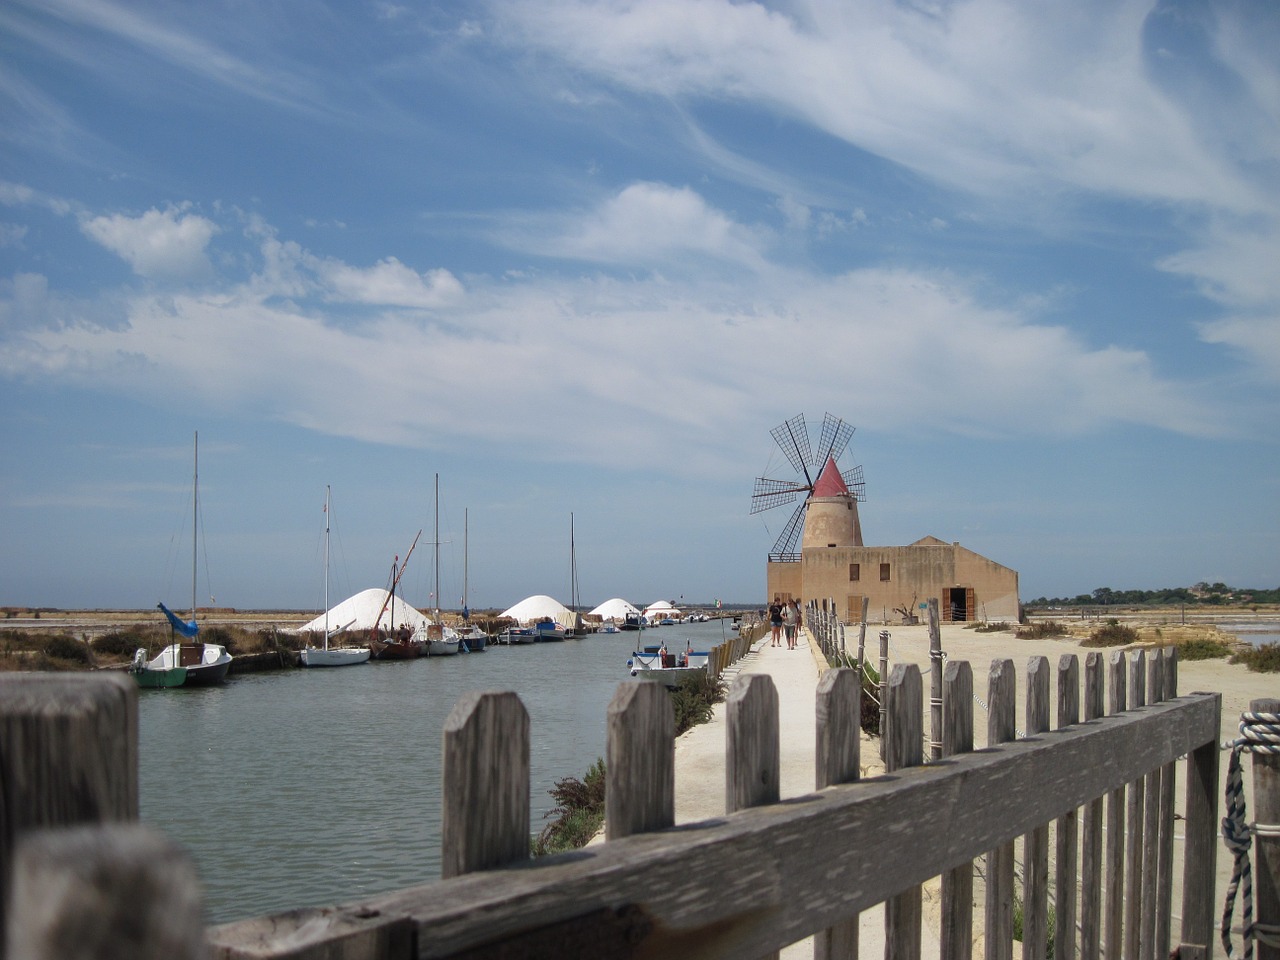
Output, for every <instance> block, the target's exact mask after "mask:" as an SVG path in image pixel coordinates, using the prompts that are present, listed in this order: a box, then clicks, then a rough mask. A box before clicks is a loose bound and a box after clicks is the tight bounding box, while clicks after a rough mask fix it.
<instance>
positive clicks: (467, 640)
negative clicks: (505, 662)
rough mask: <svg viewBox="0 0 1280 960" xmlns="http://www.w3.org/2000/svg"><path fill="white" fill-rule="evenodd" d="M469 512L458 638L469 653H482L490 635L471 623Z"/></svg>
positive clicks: (464, 518) (464, 528)
mask: <svg viewBox="0 0 1280 960" xmlns="http://www.w3.org/2000/svg"><path fill="white" fill-rule="evenodd" d="M467 533H468V526H467V511H466V510H463V511H462V622H463V624H464V626H463V628H462V629H461V630H459V631H458V637H459V638H460V639H461V640H462V643H463V645H464V646H465V647H466V648H467V652H468V653H482V652H483V651H484V648H485V647H486V646H488V644H489V635H488V634H487V633H485V632H484V631H483V630H481V629H480V628H479V627H477V626H476V625H475V624H474V623H472V622H471V608H470V607H469V606H467V586H468V584H467V575H468V573H469V567H468V563H469V560H470V558H469V557H468V555H467V547H468V541H467Z"/></svg>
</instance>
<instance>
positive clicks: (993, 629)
mask: <svg viewBox="0 0 1280 960" xmlns="http://www.w3.org/2000/svg"><path fill="white" fill-rule="evenodd" d="M965 629H966V630H972V631H973V632H974V633H999V632H1000V631H1001V630H1008V629H1010V626H1009V624H1008V623H1006V622H1005V621H1004V620H992V621H990V622H989V623H981V622H976V623H971V624H969V625H967V626H966V627H965Z"/></svg>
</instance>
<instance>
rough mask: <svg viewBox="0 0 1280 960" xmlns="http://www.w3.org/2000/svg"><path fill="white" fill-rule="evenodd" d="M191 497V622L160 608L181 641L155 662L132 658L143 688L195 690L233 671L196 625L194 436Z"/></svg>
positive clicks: (197, 499)
mask: <svg viewBox="0 0 1280 960" xmlns="http://www.w3.org/2000/svg"><path fill="white" fill-rule="evenodd" d="M192 476H193V480H192V494H191V619H190V620H182V619H180V618H179V617H177V616H176V615H175V614H174V613H173V611H172V610H170V609H169V608H168V607H166V606H165V605H164V604H163V603H160V604H157V605H156V606H157V608H158V609H159V610H160V611H161V612H163V613H164V615H165V617H166V618H167V619H168V621H169V626H170V629H171V632H172V633H173V634H178V635H181V636H182V637H183V638H184V639H185V640H186V642H183V641H181V640H179V641H177V642H175V643H171V644H169V645H168V646H166V647H165V648H164V649H163V650H161V651H160V653H159V654H158V655H156V656H155V657H154V658H153V659H151V660H148V659H147V658H146V651H144V650H143V649H141V648H139V649H138V650H137V652H136V653H134V655H133V663H132V664H131V665H130V667H129V672H130V673H132V674H133V676H134V679H135V680H137V681H138V686H140V687H192V686H201V685H204V684H211V683H221V682H222V681H223V680H225V679H226V676H227V672H228V671H229V670H230V669H231V655H230V654H229V653H227V648H226V647H224V646H222V645H221V644H217V643H200V642H199V640H198V639H197V638H198V637H199V635H200V625H199V624H198V623H196V564H197V560H198V557H199V555H200V554H199V547H198V543H197V538H198V536H199V530H200V433H199V431H197V432H196V435H195V468H194V471H193V474H192Z"/></svg>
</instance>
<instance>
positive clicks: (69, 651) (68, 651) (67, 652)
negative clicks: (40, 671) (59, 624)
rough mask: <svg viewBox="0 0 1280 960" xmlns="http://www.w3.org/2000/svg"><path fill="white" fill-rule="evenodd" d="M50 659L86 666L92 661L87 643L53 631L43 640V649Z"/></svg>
mask: <svg viewBox="0 0 1280 960" xmlns="http://www.w3.org/2000/svg"><path fill="white" fill-rule="evenodd" d="M42 652H43V653H44V655H45V656H47V657H49V658H50V659H51V660H66V661H68V662H69V663H80V664H84V665H85V666H88V665H89V664H90V663H91V662H92V661H93V654H92V653H91V652H90V650H89V645H88V644H87V643H85V642H84V641H82V640H77V639H76V638H75V637H72V636H70V635H68V634H65V633H55V634H54V635H53V636H52V637H49V639H47V640H46V641H45V642H44V648H43V651H42Z"/></svg>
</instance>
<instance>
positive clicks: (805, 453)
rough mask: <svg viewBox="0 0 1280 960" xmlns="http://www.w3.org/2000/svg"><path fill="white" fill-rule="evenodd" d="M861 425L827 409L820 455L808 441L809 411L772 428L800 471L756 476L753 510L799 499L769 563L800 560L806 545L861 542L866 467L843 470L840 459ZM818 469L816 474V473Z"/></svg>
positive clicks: (792, 464)
mask: <svg viewBox="0 0 1280 960" xmlns="http://www.w3.org/2000/svg"><path fill="white" fill-rule="evenodd" d="M855 429H856V428H855V427H854V426H853V425H852V424H849V423H845V422H844V421H843V420H841V419H840V418H839V417H833V416H832V415H831V414H829V413H828V414H825V415H824V416H823V418H822V434H821V436H820V438H819V440H818V452H817V456H815V455H814V452H813V447H812V446H811V445H810V443H809V431H808V428H807V427H806V425H805V422H804V414H803V413H801V414H797V415H796V416H794V417H792V418H791V419H790V420H788V421H786V422H785V423H782V424H779V425H778V426H776V427H774V428H773V430H772V431H770V432H771V433H772V435H773V439H774V441H775V442H776V443H777V444H778V447H779V449H781V450H782V453H783V455H784V456H785V457H786V458H787V460H788V461H790V463H791V466H792V468H793V469H794V470H795V472H796V477H795V478H794V479H792V480H775V479H771V478H769V477H757V478H756V485H755V490H754V491H753V492H752V494H751V513H752V514H757V513H762V512H763V511H765V510H771V509H773V508H774V507H778V506H781V505H783V504H784V503H793V502H794V501H795V500H796V498H797V497H799V496H800V495H801V494H804V499H803V500H802V501H801V502H800V503H799V504H797V505H796V508H795V510H794V511H793V512H792V514H791V517H790V519H788V520H787V524H786V526H784V527H783V528H782V533H781V534H779V535H778V539H777V540H776V541H774V544H773V549H772V550H771V551H770V552H769V562H770V563H797V562H799V560H800V553H799V551H797V550H796V544H797V543H800V546H801V549H803V548H804V547H860V546H862V545H863V544H862V524H861V522H860V521H859V519H858V501H859V500H866V498H867V497H866V493H865V486H866V484H865V483H864V482H863V479H862V467H861V466H855V467H850V468H849V469H847V470H845V471H844V472H841V471H840V468H839V467H838V466H837V465H836V461H837V460H839V459H840V455H841V454H842V453H844V451H845V448H846V447H847V446H848V445H849V439H850V438H851V437H852V436H853V432H854V430H855ZM815 475H816V479H815Z"/></svg>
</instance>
